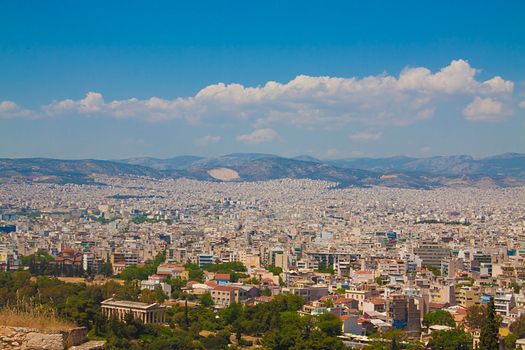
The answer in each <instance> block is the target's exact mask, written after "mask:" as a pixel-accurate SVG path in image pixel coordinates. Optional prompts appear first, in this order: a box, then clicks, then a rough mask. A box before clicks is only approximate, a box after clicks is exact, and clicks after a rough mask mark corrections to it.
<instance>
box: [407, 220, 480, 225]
mask: <svg viewBox="0 0 525 350" xmlns="http://www.w3.org/2000/svg"><path fill="white" fill-rule="evenodd" d="M415 223H416V224H445V225H463V226H470V222H468V221H465V222H461V221H458V220H454V221H440V220H436V219H428V220H420V221H416V222H415Z"/></svg>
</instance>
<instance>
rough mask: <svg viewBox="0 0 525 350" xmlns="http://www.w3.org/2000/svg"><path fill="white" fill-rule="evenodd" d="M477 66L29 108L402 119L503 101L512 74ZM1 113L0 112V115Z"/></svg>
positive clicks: (313, 119) (296, 119)
mask: <svg viewBox="0 0 525 350" xmlns="http://www.w3.org/2000/svg"><path fill="white" fill-rule="evenodd" d="M477 73H478V70H477V69H475V68H473V67H471V66H470V64H469V63H468V62H467V61H465V60H455V61H452V62H451V63H450V64H449V65H447V66H446V67H443V68H442V69H440V70H439V71H437V72H432V71H431V70H429V69H428V68H425V67H408V68H406V69H404V70H403V71H402V72H401V73H400V74H399V76H397V77H396V76H393V75H387V74H382V75H375V76H368V77H363V78H358V77H350V78H341V77H328V76H320V77H312V76H306V75H299V76H297V77H296V78H295V79H293V80H291V81H289V82H287V83H279V82H275V81H269V82H267V83H266V84H264V85H261V86H256V87H245V86H243V85H241V84H224V83H217V84H213V85H209V86H206V87H204V88H203V89H202V90H200V91H199V92H198V93H197V94H196V95H194V96H190V97H177V98H174V99H162V98H159V97H151V98H149V99H145V100H140V99H137V98H129V99H123V100H114V101H108V102H106V101H105V100H104V98H103V96H102V94H100V93H97V92H89V93H88V94H87V95H86V96H85V97H84V98H82V99H80V100H72V99H66V100H62V101H56V102H53V103H51V104H49V105H47V106H44V107H42V108H41V109H39V110H35V111H33V112H32V113H33V114H39V115H40V114H44V115H47V116H53V115H65V114H71V113H74V114H80V115H95V116H110V117H114V118H137V119H143V120H147V121H153V122H154V121H161V120H170V119H182V120H186V121H188V122H199V121H203V120H211V121H214V120H215V121H217V120H220V121H222V120H231V119H233V120H246V121H248V122H251V123H253V125H255V127H258V128H265V127H267V126H268V125H270V124H272V123H274V122H284V123H289V124H293V125H297V126H302V127H311V128H313V127H317V126H319V125H322V126H324V127H327V126H331V127H333V126H340V125H343V124H350V123H360V124H366V125H406V124H411V123H415V122H417V121H419V120H423V119H428V118H431V117H432V116H433V114H434V112H435V111H436V110H439V108H440V107H442V106H444V105H451V104H456V105H457V104H459V105H460V106H461V108H463V107H464V106H465V103H466V100H467V99H470V98H472V97H473V96H480V97H481V98H492V99H498V101H500V103H507V102H508V101H509V100H510V98H511V96H512V91H513V88H514V83H513V82H512V81H508V80H504V79H502V78H501V77H499V76H494V77H492V78H490V79H488V80H485V81H481V80H478V79H476V75H477ZM3 113H4V112H2V111H0V116H1V115H2V114H3Z"/></svg>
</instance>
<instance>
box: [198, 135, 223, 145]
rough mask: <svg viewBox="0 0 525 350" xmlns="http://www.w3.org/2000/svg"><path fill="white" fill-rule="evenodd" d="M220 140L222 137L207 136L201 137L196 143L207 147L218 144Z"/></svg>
mask: <svg viewBox="0 0 525 350" xmlns="http://www.w3.org/2000/svg"><path fill="white" fill-rule="evenodd" d="M220 140H221V137H220V136H213V135H206V136H203V137H199V138H198V139H196V140H195V142H196V143H197V144H198V145H200V146H207V145H212V144H215V143H218V142H219V141H220Z"/></svg>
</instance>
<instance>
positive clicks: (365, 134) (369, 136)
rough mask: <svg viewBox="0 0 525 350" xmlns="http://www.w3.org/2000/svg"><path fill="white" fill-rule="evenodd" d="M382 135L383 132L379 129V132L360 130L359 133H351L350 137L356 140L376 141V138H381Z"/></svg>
mask: <svg viewBox="0 0 525 350" xmlns="http://www.w3.org/2000/svg"><path fill="white" fill-rule="evenodd" d="M382 137H383V133H382V132H381V131H378V132H371V131H362V132H358V133H355V134H352V135H350V138H351V139H352V140H356V141H375V140H379V139H380V138H382Z"/></svg>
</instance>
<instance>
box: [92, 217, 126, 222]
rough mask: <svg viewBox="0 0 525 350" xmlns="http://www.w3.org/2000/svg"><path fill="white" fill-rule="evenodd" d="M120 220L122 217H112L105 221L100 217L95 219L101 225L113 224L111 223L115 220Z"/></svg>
mask: <svg viewBox="0 0 525 350" xmlns="http://www.w3.org/2000/svg"><path fill="white" fill-rule="evenodd" d="M120 219H122V216H114V217H112V218H109V219H107V218H105V217H103V216H100V217H98V218H97V221H98V222H99V223H101V224H108V223H110V222H113V221H116V220H120Z"/></svg>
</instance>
